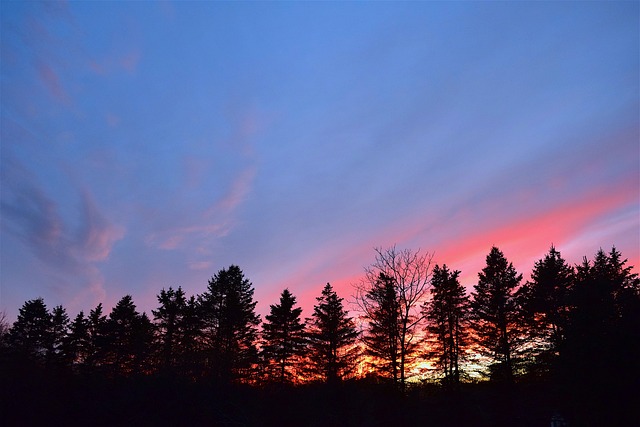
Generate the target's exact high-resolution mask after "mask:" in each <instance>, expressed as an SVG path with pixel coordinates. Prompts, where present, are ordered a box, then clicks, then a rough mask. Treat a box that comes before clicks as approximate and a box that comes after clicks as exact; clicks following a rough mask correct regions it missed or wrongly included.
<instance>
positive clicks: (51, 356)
mask: <svg viewBox="0 0 640 427" xmlns="http://www.w3.org/2000/svg"><path fill="white" fill-rule="evenodd" d="M69 324H70V321H69V316H68V315H67V310H66V309H65V308H64V307H63V306H61V305H57V306H55V307H54V308H53V310H52V311H51V342H50V343H49V346H50V347H49V350H48V357H47V359H48V361H49V363H51V364H53V365H55V366H57V367H62V366H64V365H66V364H68V363H70V361H69V360H68V359H69V358H68V354H67V349H66V343H67V339H68V338H67V337H68V334H69Z"/></svg>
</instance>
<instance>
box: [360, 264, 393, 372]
mask: <svg viewBox="0 0 640 427" xmlns="http://www.w3.org/2000/svg"><path fill="white" fill-rule="evenodd" d="M366 300H367V301H368V302H369V304H370V306H369V309H368V310H367V311H366V312H365V318H366V320H367V322H368V323H367V330H366V332H365V335H364V337H363V342H364V343H365V345H366V353H367V354H368V355H369V356H373V357H374V360H376V362H375V363H376V364H377V365H379V366H380V368H381V370H382V372H383V373H385V374H386V375H388V376H389V377H390V378H392V379H393V382H394V384H395V383H397V382H398V378H399V369H400V339H399V338H400V306H399V303H398V295H397V294H396V287H395V283H394V280H393V278H391V277H389V276H387V275H385V274H384V273H380V274H379V275H378V280H377V281H376V282H375V284H374V286H373V287H372V288H371V289H369V291H368V292H367V295H366Z"/></svg>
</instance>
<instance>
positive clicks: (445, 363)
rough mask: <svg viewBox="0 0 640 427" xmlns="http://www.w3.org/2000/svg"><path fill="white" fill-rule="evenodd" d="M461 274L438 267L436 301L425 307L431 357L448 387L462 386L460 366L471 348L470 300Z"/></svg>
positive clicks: (434, 282) (434, 289)
mask: <svg viewBox="0 0 640 427" xmlns="http://www.w3.org/2000/svg"><path fill="white" fill-rule="evenodd" d="M459 275H460V271H458V270H455V271H450V270H449V269H448V268H447V266H446V264H445V265H443V266H442V267H440V266H439V265H436V266H435V267H434V269H433V276H432V278H431V286H432V287H431V294H432V298H431V301H429V303H427V304H425V306H424V310H425V316H426V318H427V322H428V323H427V327H426V330H427V332H428V333H429V334H430V335H431V336H432V337H433V339H432V340H431V341H430V346H429V353H430V354H431V355H432V356H434V357H435V360H436V363H437V366H438V367H439V369H440V371H441V372H442V374H443V382H444V384H445V385H452V386H457V385H458V384H459V383H460V373H461V372H460V371H461V369H460V362H461V361H462V360H463V359H464V351H465V349H466V348H467V346H468V344H469V333H468V331H467V328H468V327H469V316H470V313H469V297H468V296H467V294H466V290H465V288H464V287H463V286H462V285H461V284H460V281H459V279H458V277H459Z"/></svg>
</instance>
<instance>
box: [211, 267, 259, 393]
mask: <svg viewBox="0 0 640 427" xmlns="http://www.w3.org/2000/svg"><path fill="white" fill-rule="evenodd" d="M199 307H200V309H201V310H200V314H201V319H202V322H203V335H204V339H205V340H206V343H205V345H206V353H207V359H208V363H207V369H208V371H209V373H210V375H212V376H213V377H214V378H216V379H218V380H220V381H222V382H227V381H235V380H242V379H248V378H249V377H250V371H251V368H252V366H253V365H254V364H255V363H256V362H257V354H258V352H257V349H256V338H257V333H258V332H257V330H258V325H259V324H260V316H259V315H257V314H256V313H255V307H256V302H255V301H254V300H253V285H252V284H251V282H250V281H249V280H248V279H246V278H245V277H244V274H243V273H242V270H241V269H240V268H239V267H238V266H235V265H232V266H230V267H229V268H228V269H223V270H220V271H219V272H218V273H217V274H216V275H215V276H214V277H212V278H211V280H209V286H208V287H207V291H206V292H205V293H203V294H202V295H200V297H199Z"/></svg>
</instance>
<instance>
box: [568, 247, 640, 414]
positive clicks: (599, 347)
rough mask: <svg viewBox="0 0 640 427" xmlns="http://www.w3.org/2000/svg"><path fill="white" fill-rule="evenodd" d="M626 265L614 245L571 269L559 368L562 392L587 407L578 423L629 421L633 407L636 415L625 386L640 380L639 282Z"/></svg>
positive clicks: (627, 386) (635, 405)
mask: <svg viewBox="0 0 640 427" xmlns="http://www.w3.org/2000/svg"><path fill="white" fill-rule="evenodd" d="M626 263H627V260H626V259H625V260H623V259H622V256H621V254H620V252H618V251H617V250H616V249H615V247H614V248H612V250H611V252H610V253H609V254H607V253H605V252H604V251H603V250H602V249H600V250H599V251H598V252H597V253H596V255H595V258H594V260H593V262H590V261H589V260H588V259H587V258H586V257H585V258H584V260H583V262H582V264H580V265H578V266H577V267H576V275H575V277H576V279H575V284H574V286H573V288H572V292H571V293H570V295H569V297H570V305H571V308H572V309H571V312H570V315H569V321H568V325H567V327H566V334H565V340H564V341H563V346H562V351H561V353H560V372H561V374H562V379H563V383H564V384H565V386H566V387H568V389H567V390H566V393H567V394H570V395H572V396H573V397H574V399H575V400H576V404H579V405H583V406H586V408H587V411H586V412H585V414H586V416H585V419H584V420H580V421H581V422H582V423H587V422H589V423H594V424H608V425H629V421H628V420H624V418H625V415H626V416H629V414H632V413H633V412H634V411H636V414H635V416H633V418H635V419H637V399H635V398H634V397H631V396H630V395H629V390H634V389H636V388H637V386H638V384H639V383H640V364H639V363H638V360H640V280H639V279H638V275H637V274H635V273H632V272H631V269H632V267H631V266H626ZM611 408H615V411H614V410H610V409H611ZM605 414H607V415H605Z"/></svg>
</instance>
